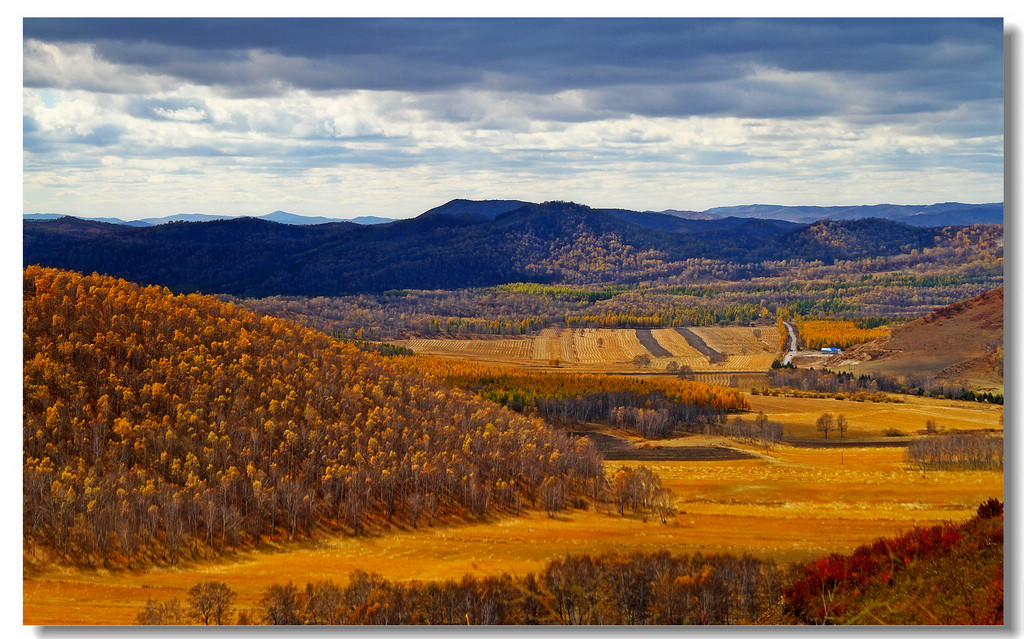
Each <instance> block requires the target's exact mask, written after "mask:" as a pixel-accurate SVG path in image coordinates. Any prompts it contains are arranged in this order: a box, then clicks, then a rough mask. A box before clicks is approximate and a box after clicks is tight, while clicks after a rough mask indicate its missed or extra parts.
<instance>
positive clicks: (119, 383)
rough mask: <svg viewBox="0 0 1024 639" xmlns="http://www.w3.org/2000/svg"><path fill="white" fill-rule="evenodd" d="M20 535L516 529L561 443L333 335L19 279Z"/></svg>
mask: <svg viewBox="0 0 1024 639" xmlns="http://www.w3.org/2000/svg"><path fill="white" fill-rule="evenodd" d="M23 304H24V333H23V345H24V368H23V371H24V407H23V416H24V421H23V436H24V437H23V439H24V453H23V455H24V457H23V460H24V499H25V535H26V540H27V541H28V540H31V541H32V542H33V545H35V544H37V543H38V544H41V545H42V546H44V547H48V548H50V549H51V550H52V552H53V553H54V554H55V555H58V556H60V557H65V558H71V557H74V558H76V559H79V560H82V561H89V562H92V561H100V560H101V561H102V562H103V563H104V564H106V563H108V562H109V561H118V562H120V561H125V562H127V563H128V564H129V565H130V564H131V562H132V560H133V559H135V558H140V559H141V558H147V557H148V558H164V557H166V559H167V560H168V561H170V562H172V563H174V562H176V561H177V560H178V559H179V558H181V557H182V556H187V555H189V554H191V555H196V554H197V553H198V554H201V555H205V554H207V553H208V552H210V551H211V550H217V551H220V552H223V550H224V548H225V546H230V547H235V546H237V545H239V544H241V545H245V544H248V543H254V542H258V541H259V540H260V539H261V538H265V537H267V536H270V537H273V536H274V535H282V536H283V535H285V534H286V535H287V536H288V537H289V538H293V537H296V536H302V535H309V534H312V533H313V532H314V531H315V530H317V529H332V530H344V531H349V532H356V533H358V532H360V531H361V530H363V529H365V528H366V527H367V526H371V525H373V524H375V523H376V524H381V523H384V522H391V521H395V520H399V521H403V522H407V523H409V524H411V525H413V526H415V525H417V523H418V522H419V521H429V520H433V519H435V518H442V519H443V518H447V517H451V516H453V515H458V516H469V517H476V516H481V515H483V514H485V513H487V512H491V511H494V510H506V511H508V510H511V511H516V510H518V509H519V508H520V505H521V503H522V502H523V500H531V501H532V500H534V499H536V496H537V490H538V489H539V487H540V485H541V483H542V482H543V480H544V478H545V477H547V476H549V475H557V476H559V477H561V478H563V479H564V481H565V485H566V489H567V490H568V491H570V492H571V493H576V492H580V493H581V492H582V491H583V489H584V486H583V484H584V483H585V482H586V481H588V480H589V479H592V478H597V477H600V476H601V473H602V471H601V468H600V462H599V461H598V458H597V456H596V453H595V452H594V450H593V447H592V446H591V445H590V443H589V442H587V441H585V440H583V439H579V440H570V439H569V438H567V437H566V436H565V435H563V434H561V433H558V432H556V431H553V430H551V429H549V428H548V427H547V425H545V424H544V423H543V422H541V421H540V420H532V419H527V418H525V417H523V416H521V415H517V414H515V413H512V412H510V411H506V410H503V409H500V408H499V407H497V406H495V405H494V404H491V403H488V402H484V401H481V400H480V399H478V398H475V397H473V396H471V395H468V394H466V393H464V392H461V391H453V390H451V389H449V388H448V387H446V386H445V385H443V384H442V383H440V382H438V381H435V380H428V379H425V378H424V377H423V376H421V375H418V374H415V373H412V372H409V371H403V370H399V369H397V368H395V367H394V366H392V365H391V364H389V363H388V362H387V361H386V360H384V359H383V358H381V357H379V356H376V355H372V354H366V353H361V352H360V351H359V350H358V349H356V348H354V347H352V346H348V345H344V344H339V343H337V342H335V341H333V340H331V339H330V338H328V337H327V336H326V335H324V334H322V333H319V332H316V331H313V330H310V329H307V328H304V327H301V326H298V325H295V324H292V323H290V322H287V321H285V320H281V319H275V318H270V317H259V316H257V315H255V314H253V313H251V312H249V311H245V310H242V309H240V308H237V307H235V306H233V305H230V304H223V303H221V302H219V301H218V300H216V299H214V298H212V297H207V296H201V295H179V296H173V295H171V294H170V293H169V292H168V291H167V290H166V289H163V288H160V287H155V286H151V287H140V286H137V285H134V284H131V283H128V282H125V281H123V280H117V279H114V278H111V277H106V276H99V275H91V276H82V275H79V274H76V273H71V272H67V271H59V270H55V269H44V268H40V267H28V268H26V269H25V271H24V302H23Z"/></svg>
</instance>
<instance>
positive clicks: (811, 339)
mask: <svg viewBox="0 0 1024 639" xmlns="http://www.w3.org/2000/svg"><path fill="white" fill-rule="evenodd" d="M796 326H797V330H798V331H799V332H800V340H801V341H802V342H803V343H804V344H805V346H806V347H807V348H810V349H814V350H817V349H820V348H825V347H828V346H834V347H836V348H848V347H850V346H853V345H854V344H861V343H863V342H869V341H871V340H873V339H878V338H880V337H885V336H886V335H888V334H889V331H890V329H891V327H890V326H878V327H876V328H860V327H858V326H857V324H856V322H854V321H853V320H842V319H804V318H797V320H796Z"/></svg>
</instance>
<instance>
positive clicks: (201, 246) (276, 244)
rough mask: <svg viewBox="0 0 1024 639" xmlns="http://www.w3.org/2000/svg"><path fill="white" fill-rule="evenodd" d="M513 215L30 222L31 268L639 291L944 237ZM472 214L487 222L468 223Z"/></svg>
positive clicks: (169, 276)
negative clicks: (357, 220) (699, 268)
mask: <svg viewBox="0 0 1024 639" xmlns="http://www.w3.org/2000/svg"><path fill="white" fill-rule="evenodd" d="M509 206H511V204H510V203H508V202H505V203H504V204H502V205H500V206H499V205H492V204H486V205H480V206H479V207H470V208H469V209H464V208H460V207H450V209H449V210H454V211H455V214H452V215H449V214H443V213H442V214H438V213H436V212H435V213H432V214H424V215H421V216H419V217H417V218H413V219H410V220H398V221H395V222H392V223H390V224H379V225H359V224H354V223H351V222H335V223H331V224H319V225H289V224H279V223H275V222H270V221H266V220H261V219H257V218H238V219H230V220H217V221H212V222H179V223H174V224H163V225H159V226H151V227H145V228H134V227H129V226H124V225H113V224H101V223H96V222H87V221H81V220H74V219H73V218H64V219H58V220H43V221H26V222H24V224H23V228H24V231H23V248H24V253H23V259H24V262H23V263H24V264H25V265H29V264H41V265H44V266H52V267H59V268H67V269H72V270H76V271H80V272H98V273H105V274H110V275H114V276H117V277H123V278H125V279H128V280H131V281H136V282H140V283H144V284H160V285H163V286H167V287H169V288H171V289H172V290H176V291H186V292H191V291H202V292H206V293H230V294H234V295H240V296H266V295H277V294H280V295H343V294H353V293H362V292H383V291H388V290H394V289H431V290H433V289H454V288H465V287H471V286H491V285H496V284H504V283H509V282H539V283H572V284H587V283H598V282H619V283H631V282H640V281H648V280H651V279H652V278H656V277H659V276H663V275H665V274H668V273H671V272H673V269H676V268H678V267H676V266H673V265H677V264H679V263H680V262H682V261H684V260H687V259H690V258H707V259H719V260H728V261H731V262H733V263H739V264H751V265H757V264H758V263H760V262H761V261H764V260H769V261H772V260H788V259H805V260H821V261H822V262H823V263H831V262H833V261H835V260H849V259H860V258H864V257H876V256H884V255H895V254H899V253H908V252H910V251H911V250H914V249H917V250H919V251H920V250H923V249H925V248H928V247H931V246H933V245H934V243H935V238H936V235H937V234H938V233H937V231H936V229H928V228H919V227H913V226H908V225H905V224H900V223H897V222H892V221H887V220H879V219H868V220H854V221H824V222H818V223H815V224H811V225H799V224H794V223H791V222H784V221H778V220H761V219H746V218H739V217H734V218H724V219H715V220H688V219H684V218H680V217H675V216H669V215H660V214H656V213H640V212H635V211H624V210H619V209H610V210H602V209H593V208H590V207H587V206H584V205H580V204H574V203H571V202H546V203H543V204H526V205H523V206H519V207H516V208H514V209H511V210H506V211H505V212H503V213H500V214H495V215H494V217H493V219H489V218H488V217H487V215H490V214H493V213H494V212H495V211H497V210H499V209H501V208H507V207H509ZM467 210H469V211H476V210H484V211H486V214H485V213H479V214H477V213H473V214H471V215H464V214H462V213H464V212H465V211H467ZM752 268H755V269H756V268H758V267H756V266H753V267H752Z"/></svg>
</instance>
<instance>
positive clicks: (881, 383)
mask: <svg viewBox="0 0 1024 639" xmlns="http://www.w3.org/2000/svg"><path fill="white" fill-rule="evenodd" d="M768 385H769V386H770V387H771V388H789V389H793V390H799V391H816V392H822V393H833V394H834V393H845V394H848V395H855V394H857V393H869V394H875V393H879V392H886V393H901V394H904V395H922V396H924V397H945V398H946V399H957V400H963V401H976V402H988V403H990V404H1002V403H1003V395H1002V394H1001V393H992V392H989V391H986V392H979V391H975V390H972V389H970V388H967V387H966V386H964V385H962V384H957V383H955V382H948V381H945V380H941V379H938V378H936V377H935V376H934V375H927V374H924V373H918V374H913V375H906V376H902V375H901V376H897V375H887V374H884V373H883V374H874V375H869V374H867V373H862V374H860V375H854V374H853V373H847V372H844V371H839V372H836V371H831V370H828V369H819V370H816V369H813V368H811V369H804V368H796V367H794V366H792V365H790V366H782V365H777V364H773V366H772V369H771V370H769V371H768Z"/></svg>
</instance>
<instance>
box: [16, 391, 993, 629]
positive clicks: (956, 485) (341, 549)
mask: <svg viewBox="0 0 1024 639" xmlns="http://www.w3.org/2000/svg"><path fill="white" fill-rule="evenodd" d="M748 399H749V400H750V402H751V404H752V407H753V409H754V411H758V410H763V411H764V412H765V413H766V414H767V415H768V416H769V418H770V419H772V420H776V421H778V422H779V423H781V424H783V427H784V432H785V436H786V437H790V436H792V437H803V438H814V437H817V438H818V439H821V434H820V433H816V432H814V425H813V422H814V420H815V419H816V418H817V416H818V415H820V414H821V413H823V412H833V413H838V412H843V413H844V414H845V415H846V416H847V417H848V418H849V419H850V422H851V426H850V431H848V432H847V434H846V439H849V440H850V441H849V443H850V444H851V445H850V446H844V447H843V448H841V449H829V448H803V447H794V446H789V445H787V444H785V443H782V444H779V445H777V446H776V447H774V448H773V449H770V450H764V449H761V448H757V447H753V446H748V445H743V444H740V443H737V442H736V441H734V440H726V439H724V438H720V437H707V436H704V435H694V436H688V437H680V438H677V439H671V440H661V441H658V442H648V443H647V444H648V445H653V446H669V447H670V446H711V447H719V446H725V447H733V448H738V449H740V450H742V451H744V452H746V453H748V454H749V455H750V456H749V457H748V458H746V459H732V460H723V461H665V462H636V461H610V462H607V466H608V468H609V471H610V472H614V470H615V469H616V468H617V467H619V466H620V465H627V466H629V465H634V466H635V465H637V464H639V463H643V464H644V465H646V466H648V467H650V468H652V469H653V470H654V471H655V472H656V473H658V475H659V476H660V477H661V479H662V482H663V484H664V486H666V487H668V488H669V489H671V490H672V492H673V493H674V495H675V500H676V508H677V512H676V514H675V515H674V516H673V517H672V518H670V519H669V521H668V523H662V522H661V521H660V520H658V519H657V518H651V519H649V520H647V521H643V520H641V519H639V518H636V517H632V516H619V515H618V514H617V513H614V512H608V509H607V507H605V506H601V507H600V508H599V509H598V510H595V509H589V510H574V511H571V512H568V513H563V514H560V515H558V516H556V517H553V518H550V517H547V516H546V515H545V514H544V513H543V512H542V511H534V510H527V511H524V512H523V513H522V514H520V515H518V516H506V517H501V518H494V519H491V520H488V521H483V522H468V523H465V524H461V525H444V526H437V527H421V528H419V529H415V530H396V531H390V532H387V533H383V534H379V535H375V536H370V537H359V538H352V537H326V536H324V537H318V538H316V539H313V540H307V541H302V542H296V543H293V544H288V545H286V546H281V545H277V544H264V545H263V546H261V547H259V548H257V549H256V550H250V551H244V552H240V553H239V554H238V555H237V556H228V557H226V558H223V559H216V560H197V561H192V562H189V563H183V564H181V565H178V566H175V567H159V566H158V567H151V568H147V569H142V570H132V571H127V570H118V571H107V570H103V569H83V568H69V567H51V566H47V567H41V566H36V565H34V564H33V563H32V562H31V560H30V559H29V560H28V561H27V562H26V565H25V570H24V581H23V587H24V608H23V610H24V623H26V624H40V625H43V624H55V623H59V624H76V625H77V624H86V625H88V624H129V623H131V622H132V621H133V620H134V618H135V615H136V614H137V613H138V612H139V610H141V608H142V607H143V606H144V604H145V602H146V600H148V599H155V600H159V601H165V600H169V599H171V598H174V597H177V598H178V599H180V600H181V601H182V602H183V604H184V603H185V601H186V599H187V591H188V589H189V588H190V587H191V586H192V585H194V584H195V583H197V582H199V581H204V580H217V581H224V582H226V583H227V584H228V585H229V586H230V587H231V588H232V589H233V590H235V591H236V592H237V593H238V598H237V601H236V602H235V606H236V609H249V608H254V607H255V606H256V604H257V602H258V600H259V598H260V597H261V595H262V593H263V591H264V590H265V589H266V588H267V587H268V586H270V585H272V584H283V583H287V582H292V583H295V584H296V585H298V586H299V587H303V586H304V585H305V584H306V583H307V582H311V581H316V580H325V579H332V580H334V581H335V582H336V583H345V582H346V580H347V577H348V575H349V573H350V572H351V571H352V570H356V569H359V570H365V571H371V572H378V573H381V574H382V575H384V576H385V577H388V578H390V579H395V580H411V579H415V580H444V579H458V578H461V577H462V575H464V574H466V573H475V574H478V575H486V574H500V573H502V572H509V573H513V574H522V573H526V572H530V571H539V570H540V569H541V568H542V567H543V565H544V564H545V562H547V561H548V560H550V559H553V558H555V557H559V556H563V555H565V554H566V553H583V552H586V553H592V554H595V553H601V552H605V551H618V552H629V551H632V550H645V551H655V550H663V549H667V550H669V551H671V552H673V553H696V552H701V553H719V552H730V553H735V554H740V553H744V552H749V553H751V554H754V555H756V556H759V557H771V558H773V559H774V560H775V561H777V562H779V563H780V564H784V565H785V564H790V563H793V562H801V561H807V560H811V559H814V558H817V557H820V556H824V555H827V554H829V553H832V552H849V551H851V550H853V549H854V548H855V547H857V546H858V545H860V544H864V543H867V542H870V541H873V540H874V539H876V538H878V537H882V536H895V535H898V534H900V533H902V532H905V531H907V530H909V529H910V528H911V527H913V526H915V525H933V524H937V523H942V522H946V521H962V520H966V519H968V518H970V517H971V516H972V514H973V513H974V511H975V509H976V508H977V506H978V504H979V503H981V502H982V501H984V500H985V499H987V498H989V497H997V498H999V499H1000V500H1002V499H1003V473H1002V472H995V471H972V472H954V471H928V472H926V473H922V472H921V471H919V470H916V469H914V468H912V467H910V466H909V465H908V464H907V463H906V461H905V459H904V449H903V448H902V447H878V446H872V445H871V443H872V441H874V440H877V439H878V438H879V437H884V436H883V435H882V431H884V430H885V429H886V428H889V427H894V426H895V427H900V428H901V429H902V430H904V431H906V432H908V433H914V432H916V431H917V430H919V429H923V428H924V423H925V421H926V420H927V419H935V420H936V421H937V422H938V423H939V424H940V425H941V426H943V427H947V428H957V429H961V430H999V431H1001V416H1002V407H1001V406H990V405H985V404H978V403H969V402H954V401H949V400H939V399H928V398H918V397H908V398H906V401H905V403H902V404H872V403H855V402H849V401H839V400H834V399H806V398H783V397H765V396H761V395H750V396H748ZM747 417H748V418H749V416H747ZM620 435H621V434H620ZM834 437H835V435H833V436H831V437H830V440H831V439H833V438H834ZM822 441H824V440H822ZM636 443H642V442H639V441H638V442H636ZM858 443H862V444H863V445H857V444H858Z"/></svg>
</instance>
